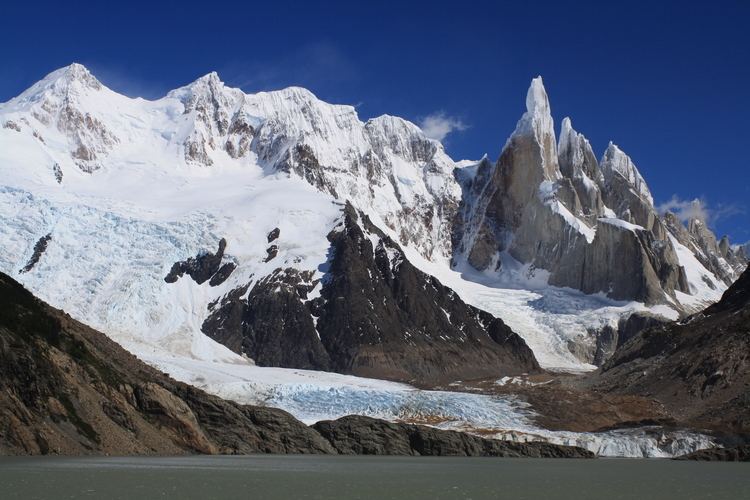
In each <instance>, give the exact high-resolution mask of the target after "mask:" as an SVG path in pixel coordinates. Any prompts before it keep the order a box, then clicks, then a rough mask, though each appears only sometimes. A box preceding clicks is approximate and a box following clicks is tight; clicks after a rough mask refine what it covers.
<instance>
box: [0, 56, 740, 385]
mask: <svg viewBox="0 0 750 500" xmlns="http://www.w3.org/2000/svg"><path fill="white" fill-rule="evenodd" d="M60 79H62V81H61V80H60ZM92 79H93V80H92ZM58 83H59V85H58ZM32 90H33V92H32ZM58 91H60V92H58ZM527 104H528V107H529V109H528V110H527V114H526V115H524V117H522V118H521V120H519V122H518V125H517V127H516V132H517V133H515V134H514V135H513V136H511V139H509V140H508V143H506V148H505V149H504V153H503V155H501V158H500V160H499V161H498V162H496V163H493V162H491V161H490V160H489V159H485V160H483V161H481V162H480V163H479V164H477V165H468V164H465V163H462V164H460V165H459V164H457V163H456V162H453V160H451V159H450V157H449V156H448V155H447V154H446V153H445V151H444V148H443V147H442V145H440V143H439V142H437V141H434V140H431V139H428V138H426V137H425V136H424V134H423V133H422V132H421V131H420V130H419V128H418V127H417V126H416V125H414V124H412V123H410V122H408V121H405V120H403V119H400V118H396V117H393V116H388V115H384V116H382V117H378V118H373V119H371V120H368V121H366V122H362V121H360V120H359V118H358V117H357V115H356V110H355V109H354V108H353V107H351V106H343V105H330V104H327V103H324V102H323V101H320V100H318V99H317V98H316V97H315V96H314V95H313V94H312V93H310V92H309V91H306V90H304V89H301V88H296V87H295V88H289V89H285V90H282V91H275V92H261V93H258V94H245V93H244V92H242V91H241V90H239V89H230V88H228V87H226V86H225V85H224V84H223V83H222V82H221V80H220V78H219V77H218V75H217V74H215V73H209V74H207V75H205V76H204V77H201V78H199V79H198V80H196V81H195V82H193V83H192V84H189V85H187V86H184V87H181V88H180V89H176V90H174V91H171V92H170V93H168V94H167V95H166V96H165V97H163V98H160V99H157V100H154V101H146V100H143V99H129V98H127V97H124V96H120V95H119V94H116V93H114V92H112V91H111V90H109V89H107V88H106V87H104V86H102V85H101V84H100V83H99V82H98V81H97V80H96V79H95V78H94V77H93V76H92V75H91V74H90V73H89V72H88V71H87V70H86V69H85V68H83V67H82V66H80V65H73V66H71V67H68V68H67V69H63V70H58V71H57V72H54V73H52V74H51V75H50V76H48V77H47V78H46V79H44V80H42V82H41V83H40V84H38V85H35V86H32V87H31V89H30V90H29V91H27V92H25V93H23V94H21V97H19V98H16V99H12V100H11V101H8V102H6V103H4V104H1V105H0V121H2V123H3V127H4V128H2V129H0V142H2V143H3V144H6V145H8V147H4V148H3V152H2V153H0V160H2V163H0V168H2V169H4V170H3V172H4V173H7V176H6V179H7V180H6V186H5V187H3V188H2V189H3V191H2V194H3V197H4V201H3V202H2V204H0V205H1V206H2V207H3V208H2V211H3V214H4V215H5V216H6V217H7V221H8V223H7V224H6V225H5V226H4V227H3V228H2V231H3V232H4V235H5V236H7V239H8V241H11V242H13V243H12V245H9V246H8V248H7V249H6V251H5V252H4V254H3V255H2V256H0V264H1V266H0V268H1V269H3V270H6V271H7V272H11V273H16V272H17V271H18V269H21V268H23V267H24V266H25V265H26V264H27V263H28V262H31V261H30V258H31V257H32V254H33V248H34V246H35V245H36V243H37V242H39V241H40V239H41V238H43V237H44V236H45V235H47V234H49V235H50V239H49V241H48V245H47V247H46V248H45V249H44V251H43V252H42V253H41V254H40V256H39V258H38V259H37V262H36V263H35V264H34V265H33V266H32V267H31V268H30V269H29V271H28V272H26V273H23V275H22V276H21V275H17V276H18V277H19V279H22V280H23V281H24V283H26V284H27V285H28V286H30V287H31V288H32V289H34V290H35V291H40V292H42V293H49V295H47V296H45V297H44V298H46V299H48V300H50V301H51V302H52V303H54V304H55V305H59V306H64V307H65V308H66V309H68V310H70V311H71V312H72V313H73V314H76V315H77V317H79V318H80V319H84V320H87V321H89V322H90V323H92V324H93V325H94V326H95V327H98V328H100V329H102V330H105V331H107V333H108V334H111V335H113V336H114V338H116V339H117V340H118V341H121V342H124V343H125V344H126V345H128V346H129V347H130V348H133V349H141V348H147V349H152V348H159V349H166V351H167V352H172V353H174V352H178V353H181V354H186V355H189V356H199V357H201V356H208V357H209V358H213V359H232V354H231V352H230V351H229V350H227V349H222V348H220V347H218V346H214V345H212V344H208V343H207V342H208V341H207V340H206V338H205V337H204V336H203V333H204V332H203V331H202V325H204V324H205V320H206V318H207V317H208V315H209V314H210V311H209V304H214V303H219V302H220V301H221V300H223V299H225V298H227V297H228V296H229V294H230V293H232V291H233V290H238V289H242V288H244V287H246V288H247V290H250V289H251V288H252V286H254V285H255V284H256V283H259V282H260V281H262V280H263V279H265V278H266V277H268V276H271V275H272V274H273V273H275V272H276V271H277V269H286V268H288V267H291V268H294V269H296V270H297V271H300V272H305V273H307V272H311V273H312V276H313V279H312V281H315V280H319V279H320V278H321V277H322V276H323V274H324V271H323V270H322V269H323V268H324V267H325V264H326V262H327V261H328V260H329V256H328V253H329V252H330V242H329V241H328V239H327V236H328V234H329V233H330V231H331V230H332V229H333V228H334V227H335V226H336V225H337V224H339V223H340V221H341V220H342V213H343V212H342V208H341V207H342V206H343V203H344V202H349V203H351V204H352V205H353V206H354V207H355V208H356V209H357V210H360V211H362V213H363V214H364V215H366V216H367V217H368V218H369V219H370V220H371V221H372V223H373V225H374V226H375V227H377V228H378V229H379V230H381V231H384V232H385V233H386V235H387V236H388V237H389V238H391V239H392V240H393V241H394V242H396V243H397V244H398V245H401V246H402V247H403V251H404V255H405V258H407V259H408V260H409V261H410V262H412V263H413V264H414V265H415V266H416V267H417V268H419V269H420V270H422V271H425V272H426V274H428V275H433V276H435V277H437V278H438V279H440V280H441V281H442V282H443V283H447V286H448V287H449V288H451V287H452V288H455V289H456V291H457V292H458V295H459V296H461V299H463V301H464V302H466V303H467V304H468V305H470V306H477V305H478V306H479V307H480V309H481V308H484V309H485V310H486V311H489V312H490V313H491V314H493V315H494V316H496V317H499V318H501V319H502V320H504V321H505V322H506V323H507V324H508V325H509V326H510V327H511V328H512V329H513V330H514V331H516V332H517V333H519V334H520V335H521V336H522V337H523V338H524V340H525V341H526V343H527V344H529V345H530V346H532V349H534V350H535V354H536V356H537V357H539V356H540V350H539V347H540V346H539V342H541V343H543V344H544V345H543V346H542V347H544V348H545V349H546V348H549V349H550V350H554V351H555V352H556V353H558V354H555V356H557V358H555V360H554V361H552V362H550V361H549V360H548V359H545V358H542V359H543V362H544V366H548V367H549V366H552V367H554V366H558V364H560V365H568V364H576V363H577V364H584V365H585V364H586V363H589V364H590V363H591V362H592V361H594V359H598V358H597V357H596V355H595V353H596V352H609V350H610V347H608V344H607V343H608V342H611V341H612V340H611V339H610V337H608V336H607V335H604V334H603V333H602V332H604V331H605V330H606V329H607V328H615V330H617V329H618V327H617V325H618V323H619V321H620V318H621V317H623V316H627V315H629V314H631V313H632V312H633V311H634V310H636V309H639V308H646V309H648V310H649V311H655V312H656V313H657V314H663V315H666V316H667V317H669V318H675V317H676V316H677V315H678V314H684V313H685V312H687V311H690V310H696V309H697V308H698V307H700V306H701V305H702V304H705V303H706V302H708V301H711V300H713V299H714V298H718V295H719V294H720V293H721V291H722V290H723V289H724V288H725V287H726V285H727V284H728V282H731V280H732V279H733V276H734V275H735V273H736V271H735V269H736V268H737V265H734V264H729V261H730V260H732V259H735V257H736V256H735V252H734V250H732V249H731V246H729V245H728V243H727V244H723V245H722V246H721V248H720V245H719V244H718V243H716V244H715V245H714V243H712V241H713V242H715V240H716V239H715V237H714V238H713V240H711V238H710V237H709V236H708V235H707V233H706V234H703V232H702V231H698V230H697V229H695V228H697V227H698V226H697V225H696V224H693V225H692V226H691V227H693V231H692V233H691V231H690V230H689V229H686V231H687V233H688V234H693V235H694V236H692V237H690V238H685V237H684V236H682V232H681V230H680V229H679V228H680V227H682V226H681V224H680V225H679V226H677V225H676V224H671V225H670V226H669V227H667V226H666V225H665V223H664V222H663V220H662V218H661V217H660V216H659V214H658V213H656V211H655V209H654V207H653V203H652V198H651V197H650V193H648V191H647V190H646V191H645V193H647V194H648V196H646V195H645V194H644V192H643V189H644V186H645V182H643V178H642V176H641V175H640V173H638V171H637V168H636V167H635V166H634V165H633V164H632V161H630V159H629V158H628V157H627V156H626V155H624V153H622V152H621V151H620V150H619V149H617V148H616V147H615V146H614V145H612V146H610V147H609V148H608V149H607V152H605V154H604V156H603V158H602V160H601V161H596V158H595V157H594V155H593V150H592V149H591V147H590V144H589V143H588V141H587V140H586V139H585V137H583V136H582V135H580V134H578V133H577V132H575V131H574V130H573V129H572V125H571V122H570V120H569V119H568V120H567V121H565V120H564V121H563V127H562V129H563V133H561V134H560V144H564V146H565V147H564V148H563V147H560V146H559V145H558V141H556V140H555V132H554V124H553V120H552V115H551V108H550V104H549V98H548V96H547V94H546V90H545V89H544V85H543V83H542V80H541V78H538V79H535V80H534V81H533V82H532V85H531V87H530V89H529V93H528V94H527ZM514 138H515V139H514ZM563 139H565V141H563ZM514 141H515V142H514ZM561 151H563V153H564V154H561ZM605 160H606V161H605ZM519 162H520V163H519ZM523 162H526V166H527V167H528V168H524V166H523V165H522V163H523ZM602 166H604V167H606V168H602ZM605 173H606V175H605ZM529 176H532V177H529ZM534 176H536V177H534ZM646 189H647V188H646ZM493 197H494V198H493ZM609 205H612V207H609ZM20 207H24V211H20V210H19V208H20ZM529 207H531V208H529ZM524 211H525V212H524ZM259 214H260V215H259ZM524 214H525V215H524ZM678 222H679V221H678ZM274 228H280V230H281V237H280V239H279V240H278V241H276V242H274V243H273V244H268V242H266V241H265V235H266V234H268V233H269V232H270V231H272V230H273V229H274ZM97 232H98V233H100V234H106V235H108V237H109V238H111V239H112V241H111V242H108V241H106V240H105V239H102V238H99V239H96V238H94V239H91V238H89V237H88V236H85V235H88V234H95V233H97ZM701 235H702V236H701ZM540 238H542V239H543V240H544V242H545V243H544V244H543V245H541V246H538V245H537V242H538V241H539V239H540ZM221 239H225V240H226V242H227V243H226V255H224V257H223V258H224V259H225V261H226V263H227V265H229V263H231V264H232V265H233V266H235V267H234V268H233V270H232V271H231V273H230V274H229V275H228V276H227V277H226V278H225V279H224V280H223V281H221V282H220V283H218V284H215V286H210V284H208V283H207V284H205V285H202V284H200V283H194V284H191V281H190V280H185V279H182V280H179V281H177V282H176V283H165V282H164V280H163V278H164V276H166V275H167V274H168V272H169V270H170V269H171V268H172V267H173V266H174V265H175V264H177V263H179V262H187V260H188V259H190V258H194V257H195V256H196V255H201V254H204V253H207V252H213V250H214V249H215V248H216V242H217V241H219V240H221ZM78 240H82V241H86V243H85V246H80V245H79V244H78ZM673 240H674V241H673ZM675 241H676V242H677V243H675ZM561 243H562V244H561ZM112 245H117V247H116V248H115V247H113V246H112ZM274 246H275V247H276V248H275V249H274V248H273V247H274ZM462 246H463V247H464V248H462ZM91 248H96V249H97V252H100V253H101V254H102V255H108V256H109V259H110V260H108V261H97V262H96V265H95V266H93V268H91V266H90V268H85V267H84V266H83V265H82V261H83V260H85V259H86V258H87V257H86V255H87V252H88V250H87V249H91ZM615 248H616V249H617V251H618V252H621V254H620V256H619V258H618V256H616V255H614V253H613V252H612V249H615ZM701 254H702V256H703V257H704V258H702V259H701V258H699V257H701ZM70 255H75V256H76V257H74V258H73V260H72V261H71V257H70ZM272 255H273V257H271V256H272ZM65 256H67V257H65ZM712 256H713V257H712ZM78 260H80V261H81V263H78V262H77V261H78ZM615 262H616V264H617V265H615ZM467 265H469V266H470V267H471V268H472V269H469V268H467V267H466V266H467ZM128 269H130V271H126V270H128ZM226 269H227V270H228V269H229V268H228V267H227V268H226ZM464 269H466V270H465V271H464ZM475 271H477V272H476V273H475ZM461 280H463V281H461ZM312 281H311V282H310V283H312ZM467 281H471V283H468V282H467ZM464 282H467V283H464ZM485 282H487V283H489V285H485V284H484V283H485ZM532 282H543V283H544V286H549V285H554V286H553V287H551V288H549V292H544V291H542V292H541V293H543V294H547V293H549V294H550V296H551V298H550V299H549V300H554V301H558V297H560V296H561V295H565V294H568V292H566V291H565V290H566V289H567V288H572V289H577V290H582V291H583V292H585V293H586V294H589V296H588V297H587V298H586V299H585V305H584V306H583V307H584V308H586V309H587V310H591V311H594V310H597V308H599V307H601V306H600V305H597V304H600V303H601V300H600V299H599V298H598V296H597V294H609V295H610V296H609V297H608V298H606V301H604V303H603V304H604V309H607V310H608V311H610V310H611V312H607V314H605V315H603V316H602V315H601V314H593V313H592V315H591V318H590V319H586V320H585V322H584V320H575V322H574V323H572V322H571V321H570V320H569V319H568V316H567V315H566V314H561V313H559V312H558V310H565V309H567V308H568V307H569V303H572V304H576V307H578V305H577V304H578V302H579V301H580V300H581V299H580V298H578V297H577V296H576V295H575V294H568V295H566V297H565V298H564V300H563V299H562V298H561V299H560V300H561V301H562V302H561V303H560V304H557V302H555V304H554V306H550V305H547V304H545V303H544V300H548V299H546V298H545V299H544V300H543V301H542V304H539V305H538V304H537V302H534V301H529V299H526V298H524V297H525V296H521V294H520V293H518V292H517V291H515V290H518V289H531V290H546V289H541V288H531V286H532V285H531V284H532ZM50 283H52V285H53V286H51V287H50V286H49V284H50ZM318 283H320V282H318ZM477 284H479V285H481V286H480V287H477V286H476V285H477ZM464 285H466V286H464ZM80 286H83V287H84V288H85V289H86V294H82V295H81V296H80V297H67V296H65V295H64V294H63V293H62V292H61V290H63V289H64V288H65V287H80ZM481 287H485V288H481ZM566 287H567V288H566ZM500 288H502V289H503V290H508V291H507V293H506V295H507V296H511V295H512V296H513V297H517V299H516V298H514V299H513V300H518V301H524V302H523V303H522V305H523V306H524V307H531V309H532V310H533V312H534V313H535V314H537V315H538V319H534V323H533V325H530V324H527V320H526V318H523V317H518V316H515V315H514V314H513V312H514V311H512V310H511V308H508V307H501V306H500V305H492V304H489V303H487V301H486V300H485V299H484V298H483V296H484V294H485V293H488V294H489V293H493V294H494V293H495V292H494V290H496V289H500ZM321 289H322V285H320V284H318V285H316V287H313V288H312V290H310V292H311V293H312V295H316V294H318V293H320V290H321ZM45 290H46V291H45ZM469 290H477V293H478V295H477V294H475V292H473V291H471V292H470V291H469ZM358 293H359V292H358ZM365 296H366V295H363V297H365ZM493 296H494V295H493ZM239 298H240V300H242V301H246V300H247V298H248V297H246V296H244V295H242V294H240V295H239ZM631 301H635V302H632V303H633V304H636V305H634V306H628V305H627V304H630V303H631ZM563 302H564V303H563ZM638 303H640V304H641V305H638ZM644 303H645V305H643V304H644ZM540 306H541V308H539V307H540ZM138 308H145V309H146V310H147V311H148V313H145V314H144V313H141V312H136V311H137V310H138ZM548 308H551V311H549V310H548ZM126 311H132V312H133V317H134V318H135V321H133V320H132V319H129V320H128V321H132V323H133V324H132V325H131V326H129V327H125V326H124V325H125V322H124V321H123V319H124V318H125V313H126ZM180 311H183V312H182V313H180ZM184 311H188V312H187V314H185V312H184ZM180 314H182V316H180ZM311 321H313V324H314V323H315V321H314V319H313V318H312V317H311ZM549 325H552V326H551V327H550V326H549ZM571 325H573V326H574V327H575V328H573V329H571ZM549 328H551V329H552V331H551V332H548V331H547V329H549ZM147 331H148V332H153V333H149V334H148V335H147V334H146V333H145V332H147ZM540 332H541V333H540ZM403 341H404V343H405V345H406V344H407V343H408V342H407V341H406V338H405V337H404V339H403ZM145 346H148V347H145ZM563 358H564V359H563ZM499 372H500V370H499V369H498V374H499Z"/></svg>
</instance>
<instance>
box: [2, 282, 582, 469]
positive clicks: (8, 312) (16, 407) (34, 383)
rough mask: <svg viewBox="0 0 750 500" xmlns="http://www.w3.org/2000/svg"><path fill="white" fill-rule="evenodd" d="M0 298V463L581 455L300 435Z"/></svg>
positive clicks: (272, 414) (447, 438)
mask: <svg viewBox="0 0 750 500" xmlns="http://www.w3.org/2000/svg"><path fill="white" fill-rule="evenodd" d="M0 294H2V297H3V301H2V303H0V455H47V454H60V455H99V454H109V455H150V454H160V455H176V454H186V453H200V454H216V453H221V454H248V453H293V454H300V453H325V454H335V453H341V454H387V455H415V454H423V455H453V456H512V457H519V456H529V457H572V458H579V457H585V458H588V457H591V456H592V454H591V453H589V452H588V451H586V450H583V449H580V448H574V447H568V446H558V445H551V444H546V443H523V444H519V443H511V442H503V441H495V440H489V439H482V438H479V437H474V436H470V435H467V434H463V433H459V432H452V431H443V430H438V429H433V428H429V427H422V426H415V425H410V424H399V423H387V422H383V421H379V420H375V419H370V418H365V417H344V418H342V419H340V420H338V421H333V422H322V423H319V424H316V425H315V426H313V427H308V426H306V425H304V424H303V423H301V422H299V421H298V420H296V419H295V418H294V417H292V416H291V415H289V414H288V413H286V412H284V411H281V410H278V409H274V408H264V407H255V406H245V405H239V404H236V403H232V402H229V401H225V400H223V399H220V398H218V397H215V396H210V395H208V394H206V393H204V392H203V391H201V390H199V389H196V388H194V387H191V386H189V385H186V384H183V383H179V382H176V381H174V380H172V379H170V378H169V377H167V376H166V375H164V374H163V373H160V372H159V371H157V370H155V369H153V368H151V367H149V366H147V365H146V364H144V363H142V362H141V361H139V360H138V359H137V358H135V357H134V356H132V355H131V354H128V353H127V352H126V351H125V350H124V349H122V348H121V347H120V346H119V345H117V344H116V343H115V342H113V341H111V340H110V339H108V338H107V337H106V336H105V335H104V334H102V333H100V332H97V331H95V330H93V329H91V328H89V327H87V326H85V325H83V324H81V323H79V322H77V321H75V320H73V319H71V318H70V317H69V316H68V315H67V314H65V313H63V312H62V311H59V310H56V309H53V308H51V307H50V306H48V305H47V304H45V303H43V302H41V301H40V300H38V299H36V298H35V297H34V296H33V295H31V294H30V293H29V292H28V291H26V290H25V289H24V288H23V287H22V286H21V285H20V284H18V283H16V282H15V281H14V280H12V279H11V278H9V277H8V276H6V275H4V274H1V273H0ZM367 436H372V437H371V438H367V439H371V440H372V441H374V442H377V443H378V446H369V445H368V444H367V443H368V442H367V441H366V440H364V439H365V438H366V437H367ZM360 437H361V438H362V440H360ZM405 440H408V444H406V443H407V441H405Z"/></svg>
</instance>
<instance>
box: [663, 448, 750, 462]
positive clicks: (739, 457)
mask: <svg viewBox="0 0 750 500" xmlns="http://www.w3.org/2000/svg"><path fill="white" fill-rule="evenodd" d="M675 460H696V461H700V462H750V444H745V445H740V446H735V447H732V448H709V449H707V450H698V451H694V452H693V453H688V454H687V455H680V456H679V457H676V458H675Z"/></svg>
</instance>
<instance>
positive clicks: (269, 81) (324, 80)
mask: <svg viewBox="0 0 750 500" xmlns="http://www.w3.org/2000/svg"><path fill="white" fill-rule="evenodd" d="M220 74H221V76H222V78H224V79H225V80H226V81H227V82H228V83H229V84H231V85H232V86H235V87H240V88H242V89H244V90H246V91H249V92H256V91H259V90H277V89H279V88H283V87H288V86H290V85H298V86H302V87H308V88H318V87H321V86H327V85H330V84H337V83H342V82H351V81H353V80H356V79H357V78H358V77H359V71H358V69H357V65H356V63H355V62H354V61H353V60H352V59H351V58H349V56H348V55H347V54H346V53H345V52H344V51H343V50H341V49H339V48H338V47H337V46H336V45H334V44H331V43H328V42H314V43H310V44H307V45H303V46H301V47H299V48H298V49H297V50H295V51H292V52H289V53H288V54H287V55H286V56H285V57H282V58H277V59H273V60H263V59H261V60H254V61H236V62H234V63H231V64H229V65H227V67H225V68H223V69H222V71H221V72H220Z"/></svg>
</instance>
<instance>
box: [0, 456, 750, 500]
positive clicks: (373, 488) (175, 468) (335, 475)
mask: <svg viewBox="0 0 750 500" xmlns="http://www.w3.org/2000/svg"><path fill="white" fill-rule="evenodd" d="M0 498H1V499H4V500H7V499H16V498H18V499H24V500H30V499H68V498H96V499H100V498H101V499H118V498H122V499H131V498H134V499H150V498H160V499H163V498H175V499H225V498H226V499H233V498H248V499H250V498H252V499H266V498H268V499H275V498H280V499H296V498H313V499H335V498H345V499H357V498H364V499H369V498H373V499H375V498H377V499H389V498H406V499H420V498H425V499H427V498H429V499H440V498H461V499H483V498H493V499H503V498H508V499H525V498H533V499H536V498H543V499H553V498H554V499H558V498H559V499H578V500H580V499H608V500H615V499H631V498H632V499H639V500H646V499H671V498H675V499H681V500H686V499H693V498H695V499H698V498H700V499H703V498H710V499H725V498H726V499H732V500H741V499H750V464H741V463H698V462H675V461H669V460H645V459H642V460H633V459H630V460H627V459H622V460H619V459H599V460H554V459H499V458H439V457H422V458H419V457H341V456H337V457H336V456H334V457H329V456H278V455H263V456H242V457H215V456H214V457H206V456H194V457H166V458H165V457H137V458H110V457H104V458H102V457H95V458H85V457H83V458H59V457H23V458H0Z"/></svg>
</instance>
